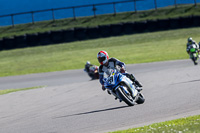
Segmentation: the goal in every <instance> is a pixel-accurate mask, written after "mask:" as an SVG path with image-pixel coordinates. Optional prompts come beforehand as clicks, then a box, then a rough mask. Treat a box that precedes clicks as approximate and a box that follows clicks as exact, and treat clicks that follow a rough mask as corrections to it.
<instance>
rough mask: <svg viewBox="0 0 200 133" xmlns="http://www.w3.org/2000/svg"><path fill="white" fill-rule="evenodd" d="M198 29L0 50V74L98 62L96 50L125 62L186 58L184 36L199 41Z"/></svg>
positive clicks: (54, 69)
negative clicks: (105, 52)
mask: <svg viewBox="0 0 200 133" xmlns="http://www.w3.org/2000/svg"><path fill="white" fill-rule="evenodd" d="M199 31H200V27H196V28H188V29H177V30H169V31H160V32H151V33H142V34H134V35H124V36H118V37H109V38H101V39H94V40H87V41H76V42H71V43H63V44H56V45H49V46H38V47H31V48H24V49H15V50H6V51H0V68H1V69H0V76H1V77H3V76H12V75H23V74H30V73H42V72H52V71H63V70H69V69H82V68H83V67H84V64H85V62H86V61H88V60H89V61H90V62H91V63H93V64H96V65H98V64H99V63H98V61H97V59H96V56H97V53H98V52H99V51H100V50H106V51H107V52H108V53H109V55H110V57H115V58H118V59H120V60H121V61H123V62H125V63H126V64H135V63H146V62H156V61H167V60H178V59H187V58H189V57H188V55H187V53H186V42H187V38H188V37H189V36H191V37H193V39H194V40H196V41H199V40H200V36H199Z"/></svg>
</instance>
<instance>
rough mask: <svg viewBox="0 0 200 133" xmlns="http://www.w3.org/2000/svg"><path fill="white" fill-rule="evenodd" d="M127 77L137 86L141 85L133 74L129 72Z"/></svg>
mask: <svg viewBox="0 0 200 133" xmlns="http://www.w3.org/2000/svg"><path fill="white" fill-rule="evenodd" d="M129 78H130V79H131V80H132V81H133V82H134V83H135V84H136V85H137V86H139V87H142V84H141V83H140V82H139V81H137V80H136V78H135V77H134V76H133V74H130V76H129Z"/></svg>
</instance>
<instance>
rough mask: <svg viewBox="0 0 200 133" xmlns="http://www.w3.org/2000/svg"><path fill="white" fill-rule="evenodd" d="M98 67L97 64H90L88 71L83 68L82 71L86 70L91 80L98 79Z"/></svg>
mask: <svg viewBox="0 0 200 133" xmlns="http://www.w3.org/2000/svg"><path fill="white" fill-rule="evenodd" d="M98 70H99V67H98V66H95V65H93V66H90V67H89V71H86V70H85V69H84V71H85V72H86V73H88V75H89V76H90V78H91V79H92V80H93V79H99V71H98Z"/></svg>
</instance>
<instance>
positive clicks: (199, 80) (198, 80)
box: [171, 79, 200, 85]
mask: <svg viewBox="0 0 200 133" xmlns="http://www.w3.org/2000/svg"><path fill="white" fill-rule="evenodd" d="M191 82H200V79H197V80H190V81H185V82H179V83H173V84H171V85H176V84H185V83H191Z"/></svg>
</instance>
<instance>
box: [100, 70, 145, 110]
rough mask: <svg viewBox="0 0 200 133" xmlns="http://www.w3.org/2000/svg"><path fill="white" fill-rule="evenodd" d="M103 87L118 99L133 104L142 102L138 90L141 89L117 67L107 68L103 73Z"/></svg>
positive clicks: (142, 97)
mask: <svg viewBox="0 0 200 133" xmlns="http://www.w3.org/2000/svg"><path fill="white" fill-rule="evenodd" d="M103 80H104V87H105V88H106V89H107V91H108V93H109V94H113V95H114V96H115V97H116V98H117V99H119V100H120V101H124V102H125V103H126V104H127V105H129V106H133V105H135V104H136V103H137V104H143V103H144V101H145V98H144V95H143V94H142V93H141V92H140V91H141V90H142V89H141V88H139V87H138V86H136V85H135V84H133V82H132V81H131V80H130V79H129V78H127V77H126V76H125V75H123V74H122V73H120V72H119V71H118V70H117V69H108V71H107V72H106V73H105V74H104V79H103Z"/></svg>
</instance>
